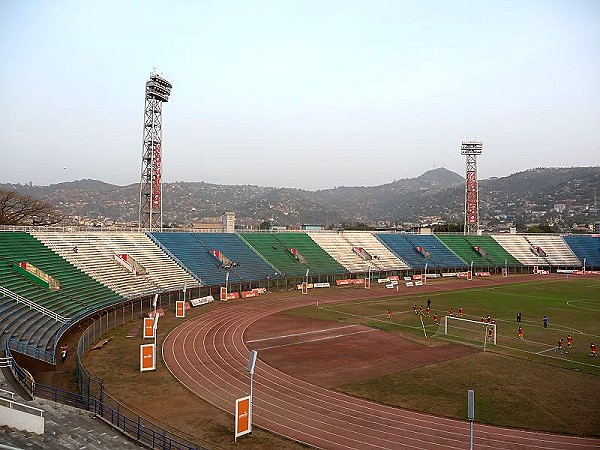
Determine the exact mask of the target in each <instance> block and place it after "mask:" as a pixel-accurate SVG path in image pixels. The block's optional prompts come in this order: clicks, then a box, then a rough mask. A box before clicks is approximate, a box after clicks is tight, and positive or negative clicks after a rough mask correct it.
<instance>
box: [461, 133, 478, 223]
mask: <svg viewBox="0 0 600 450" xmlns="http://www.w3.org/2000/svg"><path fill="white" fill-rule="evenodd" d="M482 151H483V142H479V141H463V142H462V145H461V146H460V153H461V154H463V155H465V156H466V159H467V166H466V167H467V171H466V172H467V173H466V177H465V234H478V233H479V192H478V190H477V155H481V153H482Z"/></svg>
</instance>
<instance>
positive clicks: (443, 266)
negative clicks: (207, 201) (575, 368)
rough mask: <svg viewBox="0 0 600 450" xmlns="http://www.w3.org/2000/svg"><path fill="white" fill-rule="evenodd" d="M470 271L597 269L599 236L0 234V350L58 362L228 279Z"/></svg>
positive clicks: (234, 287) (237, 284) (276, 280)
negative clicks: (84, 332) (87, 336)
mask: <svg viewBox="0 0 600 450" xmlns="http://www.w3.org/2000/svg"><path fill="white" fill-rule="evenodd" d="M471 265H472V267H473V269H474V270H487V271H490V272H492V271H493V272H497V270H496V269H498V268H503V269H507V270H508V271H509V272H516V273H522V272H524V271H525V272H529V271H531V267H532V266H541V267H548V268H549V269H550V270H554V271H556V270H558V269H578V268H581V267H582V266H584V267H586V268H587V269H589V270H593V269H598V268H599V267H600V237H598V236H595V235H594V236H590V235H585V236H581V235H573V236H564V237H563V236H559V235H469V236H463V235H452V234H441V235H426V234H410V233H386V232H364V231H361V232H355V231H345V232H325V231H322V232H318V231H309V232H276V233H239V234H238V233H197V232H147V233H144V232H132V231H127V232H125V231H123V232H118V231H110V232H109V231H64V230H59V231H52V230H48V229H44V230H41V229H40V230H37V229H28V230H17V231H14V230H11V231H0V333H1V341H0V344H1V345H2V348H5V349H6V352H7V354H9V355H10V354H11V352H14V353H15V354H22V355H26V356H29V357H32V358H34V359H36V360H39V361H43V362H46V363H50V364H56V363H57V361H56V360H57V358H56V357H57V354H58V347H59V345H60V342H61V338H62V337H63V336H64V335H65V334H66V333H68V332H69V330H70V329H71V328H73V327H74V326H75V325H78V324H84V323H86V322H85V321H87V320H93V317H99V315H100V314H103V317H107V323H106V326H107V327H108V325H109V324H108V321H109V319H108V317H109V316H110V314H111V311H112V312H114V313H113V314H114V319H111V320H112V326H116V325H115V324H116V323H118V322H119V320H117V311H119V314H121V316H120V317H121V319H120V320H121V323H123V322H125V321H126V317H129V318H130V319H132V318H134V317H140V316H141V315H142V314H147V313H148V312H150V311H151V309H152V301H151V299H152V298H155V299H156V300H157V301H158V305H159V306H160V305H162V304H165V303H164V302H165V301H168V302H169V306H170V302H171V299H172V298H176V299H180V298H181V296H182V295H183V298H184V300H187V298H188V297H187V296H186V289H187V291H188V292H189V295H190V297H189V298H190V299H191V298H192V293H191V292H190V291H193V293H194V295H195V294H197V296H198V297H200V296H205V297H210V296H211V295H212V294H214V293H216V292H219V289H221V287H222V286H224V285H226V283H227V282H229V287H230V289H231V291H232V292H233V291H237V292H238V293H239V294H240V296H243V295H242V293H243V291H244V290H252V289H256V290H262V291H261V292H264V291H265V290H271V289H272V290H283V289H288V290H289V289H296V288H297V284H298V283H299V282H301V281H305V280H306V281H308V282H309V283H317V282H322V281H325V282H332V283H331V284H334V283H333V282H335V281H338V280H344V279H346V278H355V279H356V278H358V277H360V276H363V274H366V273H367V272H369V273H373V274H377V273H379V274H380V276H381V275H383V276H384V277H387V276H390V275H396V276H404V277H407V276H411V275H416V274H417V273H421V272H422V271H423V269H425V268H426V267H427V269H428V270H429V271H430V273H434V272H438V273H442V274H444V276H446V275H452V274H454V275H455V276H456V275H457V273H455V272H459V271H464V270H467V269H468V268H469V267H470V266H471ZM492 269H494V270H492ZM571 272H573V271H572V270H571V271H570V272H569V273H571ZM359 274H360V275H359ZM365 276H366V275H365ZM324 284H327V283H324ZM259 288H260V289H259ZM227 292H229V291H227ZM205 297H201V298H205ZM228 298H229V297H228ZM211 300H212V298H211ZM135 304H139V306H137V307H135V306H134V305H135ZM136 308H137V309H136ZM129 310H130V312H129V313H128V314H129V315H126V314H125V312H126V311H129ZM89 344H90V343H89V342H88V343H87V344H86V346H84V347H82V348H84V350H85V349H87V348H89ZM78 373H79V372H78ZM78 376H80V375H78Z"/></svg>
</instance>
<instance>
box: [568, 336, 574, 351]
mask: <svg viewBox="0 0 600 450" xmlns="http://www.w3.org/2000/svg"><path fill="white" fill-rule="evenodd" d="M572 347H573V336H571V335H568V336H567V348H568V349H569V348H572Z"/></svg>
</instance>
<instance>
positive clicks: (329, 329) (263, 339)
mask: <svg viewBox="0 0 600 450" xmlns="http://www.w3.org/2000/svg"><path fill="white" fill-rule="evenodd" d="M358 325H359V324H357V323H356V324H352V325H344V326H342V327H333V328H323V329H321V330H313V331H306V332H304V333H293V334H283V335H281V336H273V337H268V338H262V339H252V340H251V341H246V343H247V344H250V343H253V342H262V341H271V340H273V339H284V338H288V337H296V336H305V335H307V334H316V333H325V332H327V331H332V330H341V329H343V328H349V327H357V326H358Z"/></svg>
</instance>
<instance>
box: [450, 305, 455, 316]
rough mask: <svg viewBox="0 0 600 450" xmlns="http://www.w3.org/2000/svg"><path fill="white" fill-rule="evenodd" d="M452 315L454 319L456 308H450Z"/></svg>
mask: <svg viewBox="0 0 600 450" xmlns="http://www.w3.org/2000/svg"><path fill="white" fill-rule="evenodd" d="M450 315H451V316H452V317H454V308H452V307H450Z"/></svg>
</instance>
